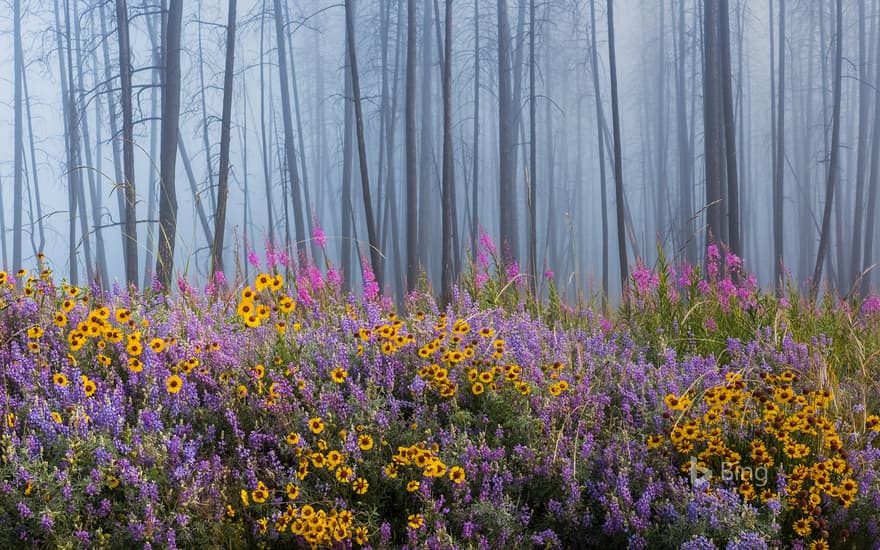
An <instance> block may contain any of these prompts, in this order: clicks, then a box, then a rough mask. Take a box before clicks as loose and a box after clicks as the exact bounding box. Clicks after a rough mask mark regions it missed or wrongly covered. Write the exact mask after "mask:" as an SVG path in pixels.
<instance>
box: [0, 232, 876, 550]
mask: <svg viewBox="0 0 880 550" xmlns="http://www.w3.org/2000/svg"><path fill="white" fill-rule="evenodd" d="M484 244H485V247H484V250H483V251H482V253H481V254H480V255H479V256H478V257H477V258H475V259H474V263H473V265H472V267H471V270H470V272H469V273H468V275H467V276H466V277H464V278H463V279H462V280H461V281H460V284H459V286H458V287H457V289H456V290H455V293H454V296H453V299H452V300H451V303H449V304H448V305H447V306H446V307H443V308H441V307H439V305H438V303H437V302H436V301H435V300H434V299H433V298H432V297H431V293H430V292H427V291H425V292H415V293H412V294H411V295H409V296H408V298H407V302H406V303H405V304H397V305H396V306H394V305H392V303H391V301H390V300H389V299H387V298H386V297H384V296H383V295H382V294H381V293H380V292H379V289H378V288H377V287H375V285H373V286H370V283H371V278H370V277H369V274H368V273H367V274H366V276H365V277H364V280H366V281H367V286H366V288H364V289H363V292H359V293H358V294H357V295H356V296H355V295H346V294H344V293H343V292H342V290H341V288H342V286H341V275H340V274H339V273H338V272H337V271H336V270H335V269H334V267H333V266H332V265H330V264H329V263H327V264H325V265H323V266H318V265H299V264H298V263H297V262H295V261H291V260H290V258H287V257H286V256H284V255H283V254H278V253H275V252H272V251H270V252H269V253H268V254H267V258H266V260H265V261H261V260H258V259H256V258H251V261H253V262H254V264H255V265H257V266H258V267H259V271H260V273H259V274H258V275H257V276H256V277H253V278H252V279H251V280H240V281H239V280H233V279H235V278H233V277H229V278H228V279H229V280H227V278H226V277H224V276H222V274H219V273H218V275H217V277H216V279H215V280H214V281H212V282H211V283H210V284H208V285H206V286H205V287H203V288H194V287H192V286H190V284H189V283H187V282H186V281H184V280H181V281H180V283H179V285H178V287H177V288H175V289H173V291H172V292H165V291H166V290H167V289H162V288H159V287H158V285H156V286H155V287H154V288H152V289H147V290H144V291H142V292H137V293H135V292H133V291H132V292H129V291H127V290H125V289H124V288H121V287H120V288H116V289H114V290H112V291H101V290H99V289H97V288H78V287H73V286H69V285H67V284H66V283H64V282H63V281H58V280H56V279H55V278H54V277H53V275H52V272H51V270H50V268H49V267H48V264H47V263H46V261H45V260H43V259H42V258H41V259H40V262H41V263H40V265H37V266H34V270H33V271H32V272H27V271H24V270H23V271H20V272H18V273H8V274H7V273H2V274H0V284H2V289H0V363H2V365H3V368H2V370H0V377H2V385H3V391H2V393H0V406H2V415H3V417H2V430H0V541H2V545H3V546H4V547H11V546H13V545H15V546H18V547H22V548H25V547H28V548H31V547H32V548H49V547H52V548H56V547H57V548H375V549H379V548H410V549H413V548H431V549H441V548H442V549H446V548H449V549H452V548H480V549H483V548H596V547H605V548H681V549H688V550H695V549H713V548H718V549H730V550H733V549H758V548H799V549H806V548H809V549H823V548H873V547H877V542H876V541H877V540H878V538H880V524H878V520H880V512H878V509H880V478H878V474H880V449H878V445H877V443H878V439H877V433H878V432H880V417H878V415H877V413H878V412H880V393H878V382H877V372H878V353H880V297H877V296H869V297H868V298H867V299H865V300H863V301H854V299H848V298H841V297H836V296H833V295H827V296H825V297H824V298H823V299H821V300H820V301H811V300H809V299H808V298H807V297H805V296H803V295H801V294H799V293H798V292H797V290H796V289H793V288H792V289H789V291H788V292H787V293H786V294H785V295H784V296H780V295H774V294H772V293H767V292H764V291H762V290H760V289H759V288H757V286H756V283H755V279H754V278H753V277H750V276H749V274H748V272H747V271H746V269H745V267H744V266H743V265H742V262H741V261H740V260H739V258H737V257H736V256H734V255H733V254H731V253H726V252H725V251H724V250H719V249H718V248H717V247H715V246H710V248H709V251H708V262H707V264H706V265H704V266H673V265H670V264H667V263H666V262H665V261H663V260H662V256H661V260H660V262H659V264H658V265H656V266H654V267H653V268H648V267H645V266H639V268H638V269H636V270H635V271H634V273H633V274H632V277H631V284H630V289H629V291H628V294H627V296H626V300H625V301H624V302H623V305H621V306H620V307H619V308H618V309H616V310H614V311H610V310H604V309H603V308H602V307H601V306H600V305H599V304H598V302H597V303H595V304H593V306H590V305H589V303H587V304H584V305H580V306H577V307H574V306H569V305H566V304H564V303H562V300H561V299H560V298H559V296H558V295H556V293H555V291H554V289H553V283H552V274H550V275H547V282H548V285H549V298H547V299H544V300H535V299H533V298H531V297H530V296H528V292H527V288H526V285H524V284H522V280H523V278H522V277H521V276H520V275H518V274H517V271H516V270H515V269H508V268H507V267H506V266H502V265H500V263H499V260H498V258H496V256H495V255H494V249H493V248H492V247H491V243H489V242H486V243H484ZM364 269H365V270H367V271H368V268H367V267H365V268H364Z"/></svg>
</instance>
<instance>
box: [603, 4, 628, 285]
mask: <svg viewBox="0 0 880 550" xmlns="http://www.w3.org/2000/svg"><path fill="white" fill-rule="evenodd" d="M607 15H608V64H609V66H610V67H609V68H610V71H611V122H612V125H613V128H614V130H613V132H614V201H615V202H616V203H617V254H618V258H619V261H620V286H621V290H623V289H624V288H625V287H626V283H627V280H628V279H629V269H628V267H627V258H626V231H625V229H624V200H626V199H625V197H624V194H623V153H622V151H621V143H620V107H619V105H618V99H617V61H616V59H615V55H614V1H613V0H608V13H607Z"/></svg>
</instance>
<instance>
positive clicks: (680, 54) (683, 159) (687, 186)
mask: <svg viewBox="0 0 880 550" xmlns="http://www.w3.org/2000/svg"><path fill="white" fill-rule="evenodd" d="M684 3H685V0H680V2H679V5H678V33H677V36H678V48H677V59H676V62H677V67H678V68H677V70H676V79H675V109H676V118H677V123H676V130H677V132H678V179H679V182H678V183H679V191H678V192H679V213H678V218H679V223H680V224H681V225H680V227H681V232H680V234H679V241H680V246H681V247H682V248H683V249H684V257H685V259H686V260H687V261H688V263H690V264H694V263H696V261H697V249H696V242H695V240H694V224H693V221H692V217H693V210H694V207H693V202H692V201H691V196H692V189H691V168H692V162H693V156H692V155H691V150H690V140H689V139H688V120H687V104H686V103H685V99H686V98H687V90H686V89H685V58H686V55H687V48H686V46H685V25H684V22H685V19H684V11H685V10H684Z"/></svg>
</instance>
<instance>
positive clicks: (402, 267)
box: [0, 0, 880, 299]
mask: <svg viewBox="0 0 880 550" xmlns="http://www.w3.org/2000/svg"><path fill="white" fill-rule="evenodd" d="M3 6H4V8H3V10H2V13H0V31H2V34H0V47H2V48H0V51H2V54H0V79H2V85H0V136H2V138H3V143H4V144H5V146H4V147H3V148H2V149H0V190H2V192H0V226H2V228H3V232H2V239H0V245H2V247H0V254H2V258H0V260H2V264H3V266H5V268H6V269H8V270H10V271H13V272H14V271H17V270H19V269H20V268H30V269H33V268H34V267H35V266H36V265H37V255H38V253H40V252H44V253H45V254H46V258H47V261H48V262H49V265H51V266H52V268H53V269H54V270H55V271H56V272H58V273H60V274H62V275H63V276H64V277H66V278H67V279H68V280H69V281H71V282H72V283H73V284H80V285H84V284H88V283H89V282H97V284H99V285H101V286H104V287H105V288H106V287H109V286H111V285H113V284H114V282H116V281H118V282H119V283H120V284H129V285H136V286H138V287H150V286H156V285H157V284H158V283H161V284H162V286H163V287H165V288H171V287H172V286H174V285H175V284H176V281H177V278H178V277H185V278H187V279H189V280H190V281H193V282H201V283H204V281H205V280H207V279H208V277H210V276H211V274H212V273H213V272H215V271H223V272H224V273H225V275H226V278H227V280H235V278H236V277H237V276H241V277H244V276H250V275H251V274H252V272H253V269H254V268H253V267H252V266H251V265H250V263H249V261H248V256H249V254H251V253H252V252H253V253H256V254H258V255H260V256H261V257H262V256H263V255H264V254H265V251H266V250H267V249H268V250H271V251H275V252H285V253H286V254H287V256H288V257H289V258H291V262H290V266H291V267H295V266H296V264H298V263H299V264H300V265H304V264H305V263H307V262H314V263H316V264H318V265H320V266H324V265H325V262H331V263H332V264H334V265H335V266H337V267H338V268H339V269H340V270H341V272H342V273H343V276H344V279H345V281H346V284H347V285H350V286H351V288H355V289H357V288H360V285H361V283H362V281H363V280H364V278H366V279H367V280H369V279H370V277H373V276H374V277H375V278H376V282H377V283H378V284H379V286H380V287H381V288H383V289H385V290H387V291H388V292H389V293H391V294H392V295H395V296H397V297H398V299H399V298H401V297H402V295H403V293H404V292H405V291H406V290H407V289H412V288H414V287H415V286H416V285H418V284H420V280H422V278H423V277H424V280H425V281H427V282H429V283H430V284H431V286H432V288H433V289H435V291H436V292H437V294H438V295H439V294H443V295H447V296H448V295H449V293H450V292H451V287H452V285H453V284H454V282H455V281H456V280H457V279H458V277H459V276H460V275H462V274H463V273H466V272H467V271H468V269H469V268H468V266H469V263H470V262H473V261H476V259H477V253H478V252H479V250H480V249H481V248H483V249H485V248H486V247H487V246H489V242H490V241H491V243H494V245H493V246H496V247H497V256H498V258H499V260H501V261H502V262H503V263H504V264H505V265H511V264H514V263H515V264H516V266H517V269H518V272H519V273H520V274H521V275H522V277H523V279H524V280H525V281H528V283H527V284H528V285H529V286H530V287H532V288H533V289H534V290H535V291H536V292H538V293H539V294H543V295H545V296H546V294H547V292H548V283H549V281H550V280H551V279H552V280H553V281H554V284H555V285H556V288H558V289H559V291H560V292H561V293H563V294H564V295H565V296H567V297H569V298H573V297H576V296H589V295H596V294H599V293H605V294H607V295H608V296H611V297H615V296H620V293H621V283H622V281H626V280H627V279H628V276H629V274H631V273H632V272H633V271H634V270H635V269H637V268H638V266H640V265H645V266H648V267H652V266H654V265H655V264H656V262H657V260H658V251H660V250H662V251H663V254H664V255H665V256H666V258H668V259H672V260H675V261H687V262H689V263H692V264H698V263H701V262H703V261H704V259H705V258H704V256H705V251H706V247H707V244H708V243H710V242H712V241H717V242H721V243H724V244H725V245H726V246H727V247H729V250H731V251H732V252H734V253H736V254H737V255H738V256H740V257H742V258H744V260H745V262H746V268H747V270H749V271H751V272H754V273H755V274H756V276H757V277H758V281H759V283H760V284H761V285H762V286H764V287H766V288H772V287H774V286H778V285H781V284H784V283H785V281H788V280H791V281H794V282H796V284H800V285H803V288H805V289H810V290H811V291H813V292H817V291H822V290H824V289H827V288H833V289H835V290H836V291H837V292H840V293H841V294H848V293H858V292H862V293H865V292H868V291H869V290H870V289H872V288H874V289H876V287H877V284H878V281H880V277H878V276H877V275H876V274H873V275H872V272H873V271H876V269H872V268H873V266H874V264H875V262H876V258H878V257H880V251H878V250H877V248H878V246H880V242H878V239H876V238H875V237H876V235H877V232H878V224H877V223H876V222H877V200H878V197H877V194H878V182H880V2H877V1H875V0H846V1H844V0H829V1H815V0H787V1H786V0H767V1H761V2H756V1H752V2H747V1H745V0H650V1H648V0H619V1H617V2H614V1H613V0H544V1H541V2H536V1H535V0H343V2H324V1H323V0H308V1H287V0H257V1H254V0H245V1H243V2H238V1H237V0H225V1H217V2H205V1H201V0H198V1H195V0H191V1H187V2H184V1H183V0H117V1H115V2H107V1H99V0H41V1H34V0H4V3H3Z"/></svg>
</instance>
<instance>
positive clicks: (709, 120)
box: [703, 0, 724, 243]
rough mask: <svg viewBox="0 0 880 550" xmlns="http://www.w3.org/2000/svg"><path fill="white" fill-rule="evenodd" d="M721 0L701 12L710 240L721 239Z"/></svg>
mask: <svg viewBox="0 0 880 550" xmlns="http://www.w3.org/2000/svg"><path fill="white" fill-rule="evenodd" d="M719 4H720V0H708V1H707V2H706V3H705V6H704V11H703V128H704V138H703V141H704V145H705V165H706V225H707V226H708V229H709V232H708V234H707V243H708V242H709V240H711V239H722V238H723V236H724V228H723V205H722V187H723V177H724V176H723V173H722V169H723V168H722V157H723V142H722V140H723V139H724V135H723V133H722V132H723V130H724V128H723V121H722V116H721V91H720V90H719V85H720V82H719V81H720V67H719V65H720V63H719V61H720V59H721V55H720V52H719V37H718V31H719V25H718V19H719V15H720V14H719V12H720V5H719Z"/></svg>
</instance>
